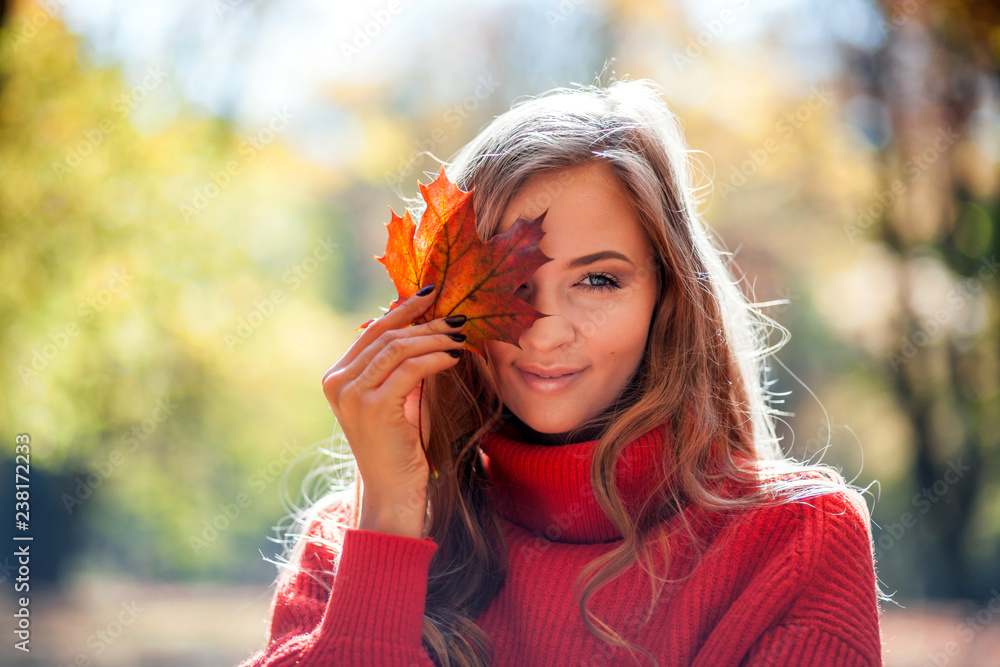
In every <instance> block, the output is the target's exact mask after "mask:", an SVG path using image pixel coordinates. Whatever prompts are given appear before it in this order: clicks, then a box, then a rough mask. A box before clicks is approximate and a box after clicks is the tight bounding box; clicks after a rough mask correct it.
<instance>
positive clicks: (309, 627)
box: [242, 519, 437, 667]
mask: <svg viewBox="0 0 1000 667" xmlns="http://www.w3.org/2000/svg"><path fill="white" fill-rule="evenodd" d="M307 535H308V538H307V541H306V544H305V546H304V549H303V550H302V552H301V557H300V558H299V560H298V561H297V562H296V563H295V568H294V569H292V570H291V571H290V572H288V573H286V574H284V575H282V576H281V577H280V578H279V582H278V588H277V591H276V592H275V596H274V601H273V603H272V609H271V627H270V631H269V633H268V640H267V645H266V647H265V648H264V649H263V650H262V651H260V652H258V653H256V654H255V655H253V656H251V657H250V658H248V659H247V661H245V662H244V663H242V667H265V666H266V667H285V666H291V665H311V666H315V667H323V666H327V665H329V666H333V665H337V666H338V667H347V666H368V665H372V666H374V665H379V666H386V667H392V666H394V665H399V666H404V665H405V666H406V667H419V666H426V667H433V665H434V663H433V662H432V661H431V660H430V658H429V657H428V655H427V652H426V651H425V650H424V649H423V648H422V646H421V631H422V626H423V614H424V599H425V597H426V594H427V572H428V569H429V567H430V562H431V558H432V557H433V556H434V553H435V552H436V551H437V544H435V543H434V542H433V541H432V540H430V539H423V540H418V539H414V538H410V537H399V536H396V535H387V534H384V533H378V532H373V531H368V530H358V529H352V528H345V529H334V528H331V527H330V525H329V523H328V522H324V521H323V520H322V519H321V520H318V521H317V522H315V523H314V524H313V526H312V527H311V528H310V530H309V531H308V533H307ZM331 573H333V574H331ZM330 587H332V591H330V590H329V588H330Z"/></svg>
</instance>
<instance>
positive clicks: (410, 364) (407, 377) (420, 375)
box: [372, 351, 459, 400]
mask: <svg viewBox="0 0 1000 667" xmlns="http://www.w3.org/2000/svg"><path fill="white" fill-rule="evenodd" d="M458 359H459V357H455V356H451V355H450V354H447V353H446V352H443V351H437V352H431V353H429V354H423V355H420V356H418V357H410V358H408V359H406V360H405V361H403V362H402V363H400V364H399V366H397V367H396V368H395V369H394V370H393V372H392V373H391V374H390V375H389V376H388V377H386V379H385V381H384V382H382V384H381V386H380V387H379V388H378V389H375V390H373V391H372V397H373V398H375V399H376V400H393V399H394V398H397V397H401V398H402V399H403V400H405V399H406V396H407V395H408V394H409V393H410V392H411V391H413V389H414V388H415V387H416V386H417V385H418V384H420V381H421V380H425V379H427V378H429V377H430V376H432V375H434V374H435V373H440V372H441V371H443V370H445V369H447V368H451V367H452V366H454V365H455V364H456V363H458Z"/></svg>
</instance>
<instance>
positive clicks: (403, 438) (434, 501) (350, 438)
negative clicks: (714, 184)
mask: <svg viewBox="0 0 1000 667" xmlns="http://www.w3.org/2000/svg"><path fill="white" fill-rule="evenodd" d="M686 160H687V152H686V149H685V146H684V141H683V138H682V135H681V132H680V130H679V129H678V126H677V121H676V118H675V117H674V116H673V115H672V114H671V113H670V111H669V109H668V107H667V106H666V105H665V104H664V103H663V102H662V99H661V96H660V91H659V90H658V89H657V88H656V87H655V85H654V84H651V83H650V82H647V81H634V82H616V83H614V84H612V85H610V86H609V87H607V88H596V87H591V88H581V89H579V90H572V91H567V90H561V91H553V94H550V95H546V96H542V97H540V98H536V99H532V100H529V101H526V102H524V103H522V104H520V105H517V106H515V107H514V108H512V109H511V111H509V112H508V113H506V114H504V115H502V116H500V117H498V118H497V119H495V120H494V122H493V123H492V124H490V125H489V126H488V127H487V128H486V129H485V130H484V131H483V132H482V133H481V134H480V135H479V136H478V137H477V138H476V139H475V140H474V141H473V142H471V143H470V144H469V145H468V146H466V147H465V148H464V149H463V150H462V151H460V153H459V154H458V155H457V157H456V159H455V160H454V161H453V162H452V163H451V165H450V168H449V169H448V172H449V177H450V178H451V180H453V181H454V182H456V183H457V184H458V186H459V187H460V188H462V189H463V190H470V189H472V188H475V197H474V199H475V209H476V216H477V224H478V226H479V231H480V235H481V236H482V237H483V238H484V239H488V238H490V237H492V236H493V235H495V234H498V233H502V232H503V231H504V230H506V229H507V228H508V227H509V226H510V225H511V224H512V223H513V222H514V220H516V219H517V218H518V217H521V218H525V219H529V220H531V219H535V218H537V217H539V216H540V215H541V214H542V213H544V214H545V215H544V219H543V229H544V231H545V235H544V237H543V238H542V241H541V249H542V250H543V251H544V253H545V254H546V255H547V256H548V257H551V258H553V260H552V261H550V262H547V263H546V264H544V265H543V266H542V267H541V268H539V269H538V270H537V271H536V272H535V273H534V274H533V275H532V277H531V278H530V279H529V280H528V281H527V282H526V283H525V284H524V285H522V286H521V287H520V288H518V290H517V292H516V295H517V296H518V297H520V298H521V299H523V300H525V301H526V302H528V303H529V304H530V305H532V306H533V307H535V308H536V309H537V310H539V311H540V312H542V313H544V314H546V315H547V317H543V318H541V319H539V320H537V321H536V322H534V324H533V325H532V326H531V327H530V328H529V329H528V330H527V331H526V332H525V333H524V334H523V335H522V336H521V338H520V346H519V347H518V346H514V345H510V344H507V343H502V342H497V341H488V342H487V355H486V358H485V359H484V358H481V357H480V356H479V355H476V354H472V353H469V352H464V353H463V352H461V349H462V346H463V340H464V336H463V335H462V333H461V329H462V325H463V320H464V318H463V317H462V315H461V313H458V314H456V315H455V316H453V317H449V318H447V319H439V320H433V321H431V322H428V323H424V324H417V325H412V326H410V323H411V322H413V321H414V320H416V319H417V318H418V317H419V316H420V314H421V313H422V312H424V311H425V310H426V309H427V308H428V307H429V306H430V305H431V303H432V302H433V300H434V297H435V293H434V288H433V286H427V287H426V288H425V289H424V290H422V291H421V292H420V293H418V295H417V296H415V297H413V298H411V299H410V300H408V301H407V302H405V303H403V304H402V305H401V306H400V307H397V308H395V309H393V310H391V311H389V312H388V313H386V314H385V315H384V316H382V317H381V318H379V319H378V320H375V321H374V322H373V323H372V324H371V325H370V326H368V328H367V329H366V330H365V331H364V333H362V334H361V336H360V337H359V338H358V339H357V341H356V342H355V343H354V344H353V345H352V346H351V348H350V349H349V350H348V351H347V353H346V354H345V355H344V357H343V358H342V359H340V361H338V362H337V364H336V365H334V366H333V367H332V368H331V369H330V370H329V371H328V372H327V374H326V376H325V377H324V379H323V386H324V392H325V394H326V397H327V399H328V400H329V402H330V405H331V407H332V408H333V411H334V413H335V415H336V417H337V421H338V423H339V425H340V426H341V428H342V429H343V433H344V436H345V437H346V440H347V442H348V443H349V445H350V448H351V451H352V454H353V456H354V459H355V461H356V465H357V471H358V473H359V477H360V480H361V482H360V483H358V484H355V485H354V486H353V493H345V492H339V493H334V494H332V495H330V496H328V497H326V498H324V499H323V500H322V501H321V502H318V503H316V505H315V507H314V508H313V511H312V512H311V513H310V516H309V518H308V520H306V521H305V522H304V524H303V527H304V528H305V530H304V532H305V536H304V537H303V538H302V539H300V540H299V542H298V544H297V545H296V548H295V550H294V552H293V554H292V557H291V558H290V562H289V563H288V567H287V570H286V571H285V572H284V573H283V574H282V576H281V577H279V584H278V590H277V593H276V595H275V599H274V604H273V609H272V619H271V627H270V632H269V636H268V642H267V646H266V647H265V648H264V649H263V650H262V651H261V652H260V653H259V654H257V655H255V656H254V657H252V658H251V659H250V660H249V661H248V662H247V663H246V664H248V665H293V664H299V665H434V664H437V665H485V664H493V665H536V664H537V665H570V664H572V665H578V664H582V665H618V664H621V665H625V664H658V665H668V664H669V665H687V664H695V665H729V664H774V665H787V664H809V665H817V664H830V665H872V664H881V658H880V637H879V626H878V606H877V599H878V590H877V586H876V579H875V572H874V564H873V560H872V549H871V537H870V531H869V526H868V522H869V518H868V513H867V508H866V506H865V504H864V502H863V501H862V499H861V497H860V496H859V495H858V494H857V493H856V492H854V491H852V490H850V489H849V488H848V487H847V486H846V485H845V484H844V482H843V479H842V478H840V476H839V475H837V474H836V473H835V472H833V471H831V470H828V469H825V468H819V467H811V468H807V467H805V466H802V465H800V464H796V463H794V462H792V461H788V460H785V459H784V458H783V457H782V455H781V453H780V450H779V449H778V447H777V438H776V437H775V434H774V428H773V421H772V416H771V415H772V413H771V412H770V410H769V407H768V405H767V403H766V391H765V386H764V385H762V383H761V381H760V379H761V363H762V359H763V357H764V356H766V354H768V353H771V352H773V351H774V349H773V348H771V349H765V347H764V346H765V339H766V326H765V325H767V324H768V323H769V320H767V318H765V317H764V316H763V315H761V314H760V313H759V312H758V311H756V310H755V309H754V308H753V307H752V306H751V305H750V304H748V303H747V302H746V300H745V299H744V298H743V296H742V294H741V292H740V291H739V288H738V286H737V285H736V283H735V282H734V281H733V280H732V278H731V275H730V273H729V272H728V270H727V268H726V267H725V265H724V264H723V262H722V260H721V258H720V253H719V251H718V250H716V248H715V247H714V246H713V244H712V243H711V241H710V240H709V237H708V235H707V232H706V231H705V229H704V227H703V226H702V223H701V222H700V220H699V218H698V215H697V213H696V211H695V200H694V193H693V190H692V188H691V186H690V183H689V180H688V172H687V161H686ZM421 388H423V392H424V393H423V399H422V401H418V397H419V395H420V394H419V392H420V391H421ZM418 405H420V406H422V409H423V413H422V415H420V416H419V418H418V414H417V413H418V409H419V408H418ZM418 425H420V427H421V428H422V429H423V438H421V435H420V433H418V430H417V429H418ZM421 440H423V442H425V443H426V444H427V450H426V451H427V458H425V455H424V452H423V451H421ZM428 459H429V462H430V464H431V465H433V468H434V469H432V468H431V467H429V465H428ZM435 469H436V470H435Z"/></svg>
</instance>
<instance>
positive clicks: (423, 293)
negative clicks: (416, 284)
mask: <svg viewBox="0 0 1000 667" xmlns="http://www.w3.org/2000/svg"><path fill="white" fill-rule="evenodd" d="M434 287H435V286H434V285H428V286H427V287H424V288H421V290H420V291H419V292H417V296H427V295H428V294H430V293H431V292H433V291H434Z"/></svg>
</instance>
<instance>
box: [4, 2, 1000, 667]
mask: <svg viewBox="0 0 1000 667" xmlns="http://www.w3.org/2000/svg"><path fill="white" fill-rule="evenodd" d="M998 70H1000V5H997V3H996V2H994V1H992V0H903V1H898V2H894V1H886V2H883V3H881V4H880V3H878V2H875V1H874V0H838V1H837V2H836V3H834V2H823V1H822V0H670V1H666V0H664V1H654V0H603V1H602V0H561V1H560V2H555V1H538V2H535V1H531V2H529V1H528V0H486V1H483V2H476V3H468V2H461V1H459V0H439V1H435V2H416V1H414V0H373V1H370V2H350V3H348V2H323V1H321V0H300V1H298V2H275V1H266V0H257V1H254V0H209V1H206V2H195V1H193V0H188V1H187V2H183V1H178V0H174V1H172V2H168V1H166V0H156V1H150V2H141V3H139V2H133V3H128V2H122V1H118V2H116V1H114V0H45V1H35V2H32V1H29V0H22V1H20V2H0V360H2V364H0V419H2V421H0V442H2V443H3V445H2V447H0V459H2V461H3V474H2V479H0V493H2V494H3V495H2V497H3V507H4V508H9V512H8V516H7V517H5V518H4V519H3V523H2V525H3V527H2V528H0V539H2V540H3V542H4V543H5V544H8V545H10V544H13V542H11V541H10V537H11V536H12V535H13V534H14V533H15V532H16V531H15V527H14V517H13V514H14V511H13V493H14V492H13V488H12V484H13V471H14V465H13V457H14V438H15V435H16V434H19V433H27V434H30V437H31V446H32V448H31V485H32V486H31V503H32V504H31V532H32V533H33V534H34V535H35V542H34V543H33V546H32V549H33V559H32V561H31V586H32V588H31V599H32V606H31V614H32V630H33V634H32V642H31V648H32V652H31V654H30V656H29V655H25V654H23V653H21V652H19V651H16V650H14V648H13V644H14V641H15V640H14V639H13V635H12V632H11V626H12V620H11V618H12V617H11V615H10V613H9V611H8V609H12V608H13V605H14V593H13V583H14V579H15V578H16V576H17V569H16V562H15V559H14V557H13V555H12V553H13V548H11V547H3V548H2V549H0V581H2V583H3V585H2V593H0V600H2V602H3V604H4V612H3V617H4V618H5V619H6V620H4V621H3V622H2V624H0V625H2V626H3V628H4V630H3V632H2V633H0V636H3V637H4V639H3V641H2V645H0V663H3V664H4V665H34V664H38V665H43V664H44V665H71V664H72V665H87V664H94V665H130V666H131V665H185V666H190V665H213V666H215V665H225V664H235V663H236V662H238V661H239V660H240V659H241V658H243V657H245V656H247V655H248V654H250V653H251V652H252V651H254V650H255V649H257V648H258V647H259V646H260V645H261V643H262V641H263V637H264V631H265V620H266V616H267V607H268V603H269V600H270V595H271V589H270V584H271V581H272V580H273V577H274V574H275V570H274V567H273V566H272V565H271V564H270V563H268V562H267V560H266V559H268V558H273V557H274V555H275V553H276V552H278V551H279V547H278V546H277V545H276V544H275V543H274V542H273V541H272V540H271V539H269V538H271V537H273V536H274V534H275V533H274V530H273V527H274V526H275V525H276V524H278V523H279V522H280V521H281V519H282V517H283V516H284V515H285V514H286V512H287V510H288V507H289V506H290V503H294V502H296V501H297V500H298V499H299V489H300V487H301V484H302V479H303V476H304V475H305V473H306V471H307V470H308V469H309V467H310V465H311V463H312V461H313V459H314V452H315V451H316V449H317V448H319V447H325V446H328V444H329V441H330V435H331V431H332V427H333V421H332V415H331V413H330V412H329V411H328V410H327V408H326V403H325V400H324V398H323V396H322V392H321V391H320V378H321V377H322V374H323V372H324V370H326V368H327V367H329V365H331V364H332V363H333V362H334V361H335V360H336V359H337V358H338V357H339V356H340V355H341V354H342V352H343V351H344V349H346V347H347V345H348V344H349V342H350V341H351V340H353V337H354V335H355V333H354V329H355V327H356V326H357V325H358V324H359V323H360V322H362V321H365V320H366V319H368V318H369V317H372V316H373V315H376V314H377V313H378V308H379V306H380V305H386V304H388V302H389V301H390V300H391V299H392V298H393V297H394V293H393V290H392V287H391V283H390V281H389V280H388V278H387V276H386V275H385V273H384V270H383V268H382V267H381V266H380V265H379V264H378V263H376V262H375V261H374V260H373V259H372V255H373V254H376V253H377V254H381V251H382V249H383V248H384V244H385V239H386V232H385V228H384V226H383V225H384V223H385V222H387V221H388V220H389V207H390V206H393V207H395V209H396V210H397V211H401V210H402V206H403V202H402V200H401V197H402V196H412V195H413V194H415V192H416V183H417V180H418V179H420V180H422V181H423V182H425V183H426V182H428V181H429V180H430V177H429V175H428V173H431V174H433V173H435V172H437V170H438V166H439V164H438V163H437V162H436V161H435V160H434V157H432V156H436V157H437V158H440V159H442V160H446V159H448V158H449V157H450V156H451V155H452V154H453V153H454V152H455V151H456V150H457V149H458V148H459V147H460V146H462V145H463V144H464V143H465V142H467V141H469V140H470V139H471V138H472V137H473V136H475V134H476V133H477V131H478V130H479V129H480V128H481V127H483V126H484V125H485V124H486V123H488V122H489V121H490V120H491V119H492V118H493V117H494V116H496V115H498V114H500V113H502V112H503V111H504V110H506V109H508V108H509V107H510V105H511V103H512V102H513V101H515V100H516V99H518V98H521V97H522V96H526V95H536V94H539V93H542V92H544V91H546V90H549V89H551V88H553V87H556V86H567V85H570V84H571V83H574V82H579V83H583V84H588V83H592V82H594V81H595V78H596V77H598V76H600V77H601V80H602V81H608V80H611V79H613V78H616V77H617V78H622V77H626V76H628V77H630V78H643V77H648V78H652V79H654V80H655V81H657V82H658V83H660V84H661V85H662V86H663V87H664V88H665V89H666V90H667V91H668V95H669V102H670V103H671V105H672V106H673V108H674V110H675V111H676V112H677V113H678V114H679V116H680V117H681V119H682V121H683V124H684V127H685V128H686V132H687V138H688V143H689V146H690V148H691V149H692V159H693V160H696V162H697V164H698V178H699V184H700V185H701V186H703V187H702V188H701V190H699V192H700V193H701V194H702V197H703V199H702V207H703V211H704V215H705V219H706V220H707V222H708V223H709V224H710V225H711V226H712V227H713V228H714V229H715V230H716V231H717V232H718V233H719V235H720V237H721V238H722V240H723V241H724V242H725V244H726V246H727V247H728V248H729V249H730V250H731V251H732V253H733V258H734V263H735V266H736V270H737V271H738V273H740V274H741V275H743V276H744V277H745V287H746V290H747V293H748V295H750V296H751V297H752V298H754V299H756V300H757V301H775V300H776V301H778V303H777V304H776V305H774V306H772V307H770V308H769V310H768V312H769V313H770V314H771V316H772V317H774V318H776V319H777V320H778V321H779V322H781V323H782V324H783V325H784V326H786V327H787V328H788V329H789V330H790V332H791V334H792V338H791V341H790V342H789V343H788V345H787V346H786V347H785V348H784V349H783V350H782V351H781V352H780V353H779V356H778V361H780V363H778V362H774V363H772V364H771V366H772V371H773V374H774V377H775V379H776V385H775V387H774V389H775V391H778V392H783V393H785V394H786V395H785V396H784V397H783V400H784V403H783V404H782V405H781V406H780V407H781V408H782V409H783V410H786V411H788V412H789V413H792V416H789V417H788V418H787V420H786V422H785V423H783V424H782V425H781V432H782V435H783V436H784V438H785V439H784V443H785V446H786V447H787V449H788V450H789V451H791V452H793V453H794V454H795V455H797V456H800V457H812V456H819V455H822V456H823V460H824V461H826V462H828V463H832V464H835V465H837V466H839V467H840V468H841V469H842V471H843V472H844V474H845V475H846V476H847V477H848V478H853V479H855V483H856V484H858V485H859V486H867V487H869V488H870V491H871V492H870V494H869V503H870V505H871V506H872V508H873V518H874V522H875V525H874V527H873V530H874V537H875V547H876V556H877V561H878V571H879V575H880V578H881V581H882V584H883V587H884V588H885V589H886V590H887V591H889V592H893V593H894V594H893V600H894V601H893V602H891V603H887V604H885V616H884V621H883V627H884V635H885V642H886V649H885V660H886V662H887V664H890V665H945V664H947V665H987V664H1000V657H998V656H1000V309H998V305H1000V276H998V272H1000V265H998V250H1000V222H998V220H1000V210H998V207H1000V76H998ZM873 482H875V483H874V484H873Z"/></svg>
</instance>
